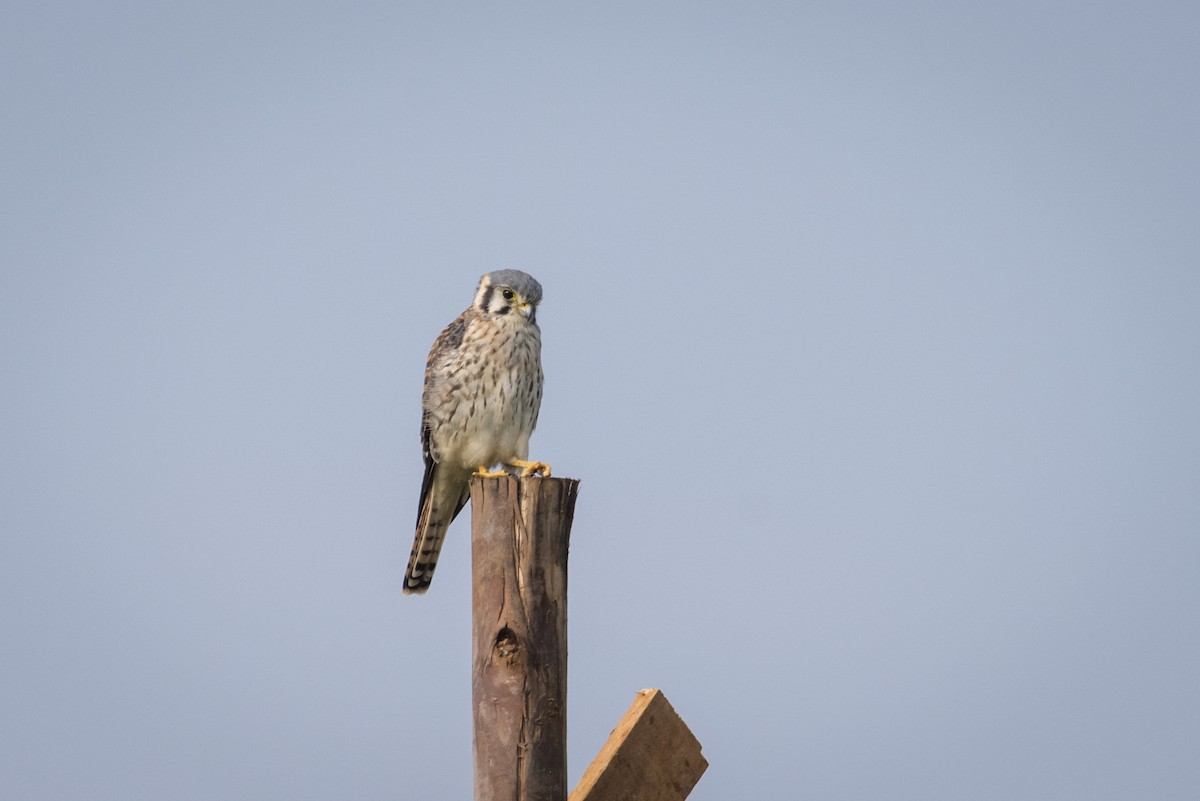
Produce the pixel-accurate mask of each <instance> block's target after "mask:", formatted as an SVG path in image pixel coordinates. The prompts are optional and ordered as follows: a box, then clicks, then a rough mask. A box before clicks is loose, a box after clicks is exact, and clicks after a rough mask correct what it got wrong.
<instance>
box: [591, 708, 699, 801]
mask: <svg viewBox="0 0 1200 801" xmlns="http://www.w3.org/2000/svg"><path fill="white" fill-rule="evenodd" d="M707 769H708V760H706V759H705V758H704V755H703V754H701V753H700V742H699V741H698V740H697V739H696V737H695V736H694V735H693V734H692V732H691V730H690V729H688V727H687V724H686V723H684V722H683V720H682V719H680V717H679V715H678V714H676V712H675V709H674V707H672V706H671V704H670V703H669V702H668V701H667V698H666V696H664V695H663V694H662V692H661V691H659V690H642V691H641V692H640V693H638V694H637V697H636V698H634V699H633V706H631V707H629V711H628V712H626V713H625V717H623V718H621V722H620V723H618V724H617V727H616V728H615V729H613V730H612V734H610V735H609V736H608V741H607V742H606V743H605V744H604V747H603V748H601V749H600V753H599V754H597V755H596V758H595V759H594V760H593V761H592V764H591V766H589V767H588V769H587V770H586V771H584V774H583V778H582V779H580V780H579V784H578V785H577V786H576V787H575V791H574V792H572V793H571V798H570V801H683V799H685V798H687V796H688V793H690V792H691V791H692V788H693V787H695V786H696V782H698V781H700V777H701V776H702V775H704V771H705V770H707Z"/></svg>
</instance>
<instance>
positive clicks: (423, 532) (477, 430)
mask: <svg viewBox="0 0 1200 801" xmlns="http://www.w3.org/2000/svg"><path fill="white" fill-rule="evenodd" d="M541 301H542V285H541V284H539V283H538V282H537V281H536V280H535V279H534V278H533V276H531V275H529V274H528V273H524V272H522V271H520V270H497V271H495V272H490V273H486V274H485V275H483V276H482V277H481V278H480V279H479V284H478V286H477V287H476V289H475V300H474V301H473V302H472V303H471V306H470V308H468V309H467V310H466V311H464V312H463V313H462V314H460V315H459V316H458V318H457V319H455V320H454V322H452V323H450V325H448V326H446V328H445V329H444V330H443V331H442V333H441V334H440V335H439V336H438V338H437V339H436V340H434V343H433V347H432V348H431V349H430V351H429V359H428V360H427V361H426V363H425V387H424V391H423V392H422V395H421V449H422V451H423V453H424V456H425V476H424V479H423V480H422V482H421V496H420V500H419V501H418V504H417V530H416V536H415V537H414V538H413V547H412V554H411V556H409V559H408V569H407V570H406V571H405V574H404V587H403V592H404V594H405V595H412V594H422V593H424V592H425V591H426V590H428V589H429V582H430V581H431V580H432V579H433V570H434V568H435V567H437V560H438V554H439V553H440V552H441V549H442V542H443V540H444V538H445V536H446V529H447V528H449V526H450V523H451V522H452V521H453V520H454V518H455V517H457V516H458V513H459V512H461V511H462V509H463V507H464V506H466V504H467V501H468V500H470V498H471V492H470V488H469V485H470V481H471V476H472V475H482V476H502V475H508V474H509V473H508V471H507V470H504V469H501V470H495V471H494V470H493V469H492V468H494V467H496V466H502V467H507V468H512V469H513V470H519V471H520V474H521V475H522V476H535V475H537V476H544V477H549V476H550V466H549V465H547V464H544V463H542V462H531V461H528V456H529V438H530V436H531V435H532V434H533V430H534V428H535V427H536V426H537V420H538V413H539V411H540V410H541V405H542V336H541V330H540V329H539V328H538V323H537V309H538V304H539V303H541Z"/></svg>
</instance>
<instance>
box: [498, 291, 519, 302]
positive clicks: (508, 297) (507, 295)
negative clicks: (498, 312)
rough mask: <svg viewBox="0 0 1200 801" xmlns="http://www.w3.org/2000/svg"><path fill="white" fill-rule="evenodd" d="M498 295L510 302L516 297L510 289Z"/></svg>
mask: <svg viewBox="0 0 1200 801" xmlns="http://www.w3.org/2000/svg"><path fill="white" fill-rule="evenodd" d="M500 294H501V295H503V296H504V299H505V300H512V299H513V298H515V297H516V294H515V293H514V292H513V291H512V290H511V289H506V290H504V291H503V292H501V293H500Z"/></svg>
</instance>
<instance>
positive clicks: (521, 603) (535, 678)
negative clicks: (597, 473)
mask: <svg viewBox="0 0 1200 801" xmlns="http://www.w3.org/2000/svg"><path fill="white" fill-rule="evenodd" d="M578 488H579V482H578V481H576V480H573V479H563V478H516V477H514V476H506V477H497V478H479V477H476V478H472V479H471V565H472V573H473V583H472V586H473V589H472V634H473V641H472V643H473V644H472V648H471V690H472V699H471V700H472V703H473V705H474V715H475V742H474V751H475V801H563V799H565V798H566V797H567V714H566V712H567V545H568V541H569V539H570V534H571V521H572V519H573V517H574V514H575V496H576V492H577V491H578Z"/></svg>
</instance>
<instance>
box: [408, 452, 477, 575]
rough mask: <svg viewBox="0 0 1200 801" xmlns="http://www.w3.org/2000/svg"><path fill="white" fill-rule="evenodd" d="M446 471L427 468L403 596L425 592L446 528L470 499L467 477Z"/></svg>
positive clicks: (434, 466)
mask: <svg viewBox="0 0 1200 801" xmlns="http://www.w3.org/2000/svg"><path fill="white" fill-rule="evenodd" d="M449 472H450V471H447V470H445V469H439V468H438V466H437V465H436V464H433V463H430V464H429V465H428V466H427V469H426V473H425V481H424V483H423V485H422V487H421V502H420V506H418V508H417V533H416V536H415V537H414V538H413V548H412V555H410V556H409V557H408V569H407V570H406V571H405V572H404V588H403V589H404V594H405V595H414V594H417V595H419V594H421V593H423V592H425V591H426V590H427V589H429V582H430V581H432V580H433V569H434V568H435V567H437V561H438V555H439V554H440V553H441V551H442V541H443V540H444V539H445V537H446V529H448V528H449V527H450V523H451V522H452V521H453V520H454V518H455V517H456V516H457V515H458V513H459V511H461V510H462V508H463V506H465V505H466V503H467V501H468V500H469V499H470V497H471V490H470V487H469V484H468V482H469V479H470V474H469V473H468V474H466V475H463V476H458V475H449Z"/></svg>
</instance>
